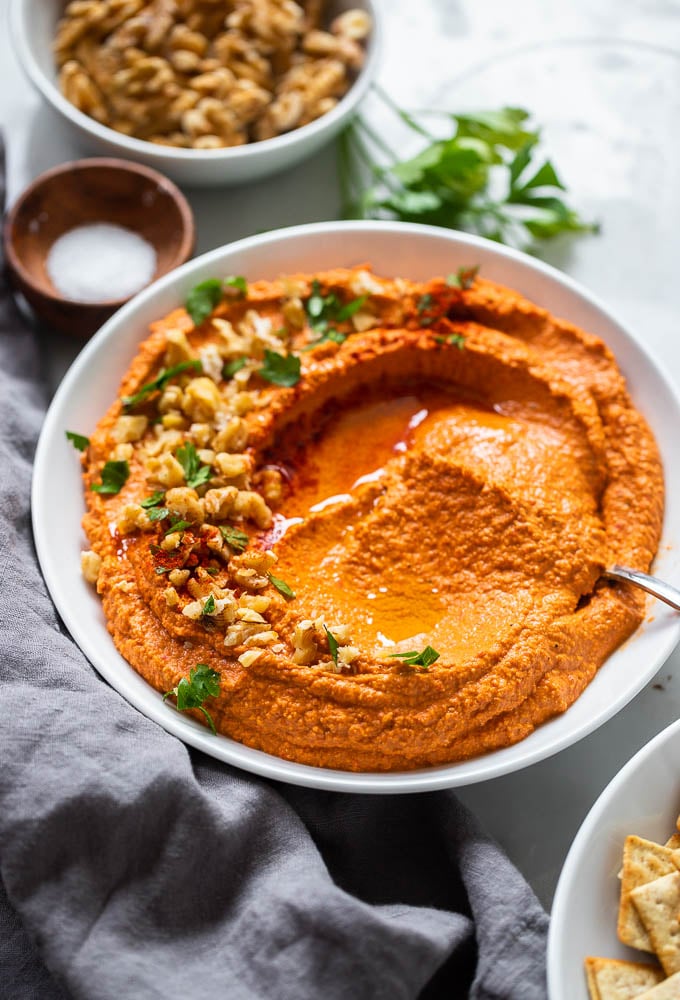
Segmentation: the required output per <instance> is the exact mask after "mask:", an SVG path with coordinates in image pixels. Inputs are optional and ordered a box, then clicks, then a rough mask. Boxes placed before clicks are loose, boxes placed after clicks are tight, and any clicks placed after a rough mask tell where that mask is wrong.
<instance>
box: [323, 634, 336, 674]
mask: <svg viewBox="0 0 680 1000" xmlns="http://www.w3.org/2000/svg"><path fill="white" fill-rule="evenodd" d="M324 631H325V632H326V635H327V636H328V649H329V652H330V654H331V658H332V660H333V663H334V664H335V665H336V667H337V665H338V640H337V639H336V638H335V636H334V635H333V633H332V632H331V630H330V629H328V628H326V626H325V625H324Z"/></svg>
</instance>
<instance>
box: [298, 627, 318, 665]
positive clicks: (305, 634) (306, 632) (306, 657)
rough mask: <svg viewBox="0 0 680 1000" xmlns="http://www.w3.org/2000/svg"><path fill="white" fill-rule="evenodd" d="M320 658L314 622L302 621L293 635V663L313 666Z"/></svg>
mask: <svg viewBox="0 0 680 1000" xmlns="http://www.w3.org/2000/svg"><path fill="white" fill-rule="evenodd" d="M318 658H319V647H318V645H317V642H316V629H315V627H314V622H313V621H309V620H305V621H301V622H300V623H299V625H297V626H296V627H295V632H294V633H293V662H294V663H298V664H300V665H301V666H311V664H312V663H316V661H317V660H318Z"/></svg>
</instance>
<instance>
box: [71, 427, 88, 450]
mask: <svg viewBox="0 0 680 1000" xmlns="http://www.w3.org/2000/svg"><path fill="white" fill-rule="evenodd" d="M66 437H67V438H68V440H69V441H70V442H71V444H72V445H73V447H74V448H75V449H76V450H77V451H85V449H86V448H89V446H90V439H89V438H88V437H85V435H84V434H76V432H75V431H66Z"/></svg>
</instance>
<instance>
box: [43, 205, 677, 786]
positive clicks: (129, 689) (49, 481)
mask: <svg viewBox="0 0 680 1000" xmlns="http://www.w3.org/2000/svg"><path fill="white" fill-rule="evenodd" d="M366 261H370V262H371V263H372V265H373V267H374V269H375V270H376V272H377V273H379V274H384V275H404V276H407V277H411V278H414V279H426V278H428V277H431V276H433V275H437V274H448V273H449V272H451V271H455V270H456V268H457V267H459V266H461V265H471V264H479V265H480V266H481V269H482V273H483V275H484V276H485V277H487V278H490V279H493V280H496V281H499V282H501V283H504V284H507V285H509V286H511V287H513V288H516V289H518V290H520V291H521V292H523V293H524V294H525V295H527V296H528V297H529V298H530V299H532V300H533V301H534V302H537V303H539V304H540V305H542V306H546V307H547V308H549V309H550V310H551V311H552V312H553V313H555V314H556V315H558V316H563V317H566V318H568V319H570V320H572V321H573V322H574V323H577V324H579V325H580V326H582V327H584V328H585V329H587V330H591V331H592V332H594V333H596V334H598V335H600V336H601V337H603V338H604V340H605V341H606V342H607V343H608V344H609V345H610V347H611V348H612V349H613V350H614V352H615V354H616V355H617V357H618V359H619V362H620V364H621V367H622V369H623V371H624V372H625V373H626V375H627V376H628V380H629V384H630V389H631V392H632V394H633V398H634V399H635V402H636V403H637V405H638V406H639V408H640V409H641V410H642V412H643V413H644V414H645V415H646V416H647V418H648V420H649V422H650V424H651V426H652V429H653V430H654V433H655V434H656V437H657V440H658V442H659V445H660V448H661V452H662V455H664V456H665V459H666V488H667V505H666V516H665V524H664V533H663V541H662V544H661V546H660V550H659V557H658V560H657V564H656V569H657V571H658V573H659V575H660V576H663V577H665V578H667V579H668V580H670V581H671V582H678V581H679V579H680V567H679V565H678V561H679V556H678V553H680V546H679V545H678V542H679V541H680V472H679V471H678V463H677V462H674V461H673V456H674V455H675V454H676V453H677V428H678V426H680V403H679V402H678V399H677V397H676V396H675V395H674V392H673V390H672V388H671V387H670V385H669V384H668V383H667V382H666V380H665V378H664V376H663V375H662V373H661V372H660V371H659V369H658V368H657V367H656V366H655V365H654V363H653V362H652V361H651V360H650V358H649V357H648V355H647V354H646V353H645V351H644V348H643V347H642V346H641V345H640V344H639V343H638V342H637V341H636V339H635V338H634V337H633V336H632V335H631V334H630V333H628V332H627V331H626V330H624V329H623V327H622V326H620V324H619V323H617V321H616V320H615V319H614V318H613V317H612V316H611V315H610V314H609V313H608V312H607V311H606V310H605V309H604V308H603V307H602V306H601V305H599V304H598V303H597V302H596V301H595V300H594V299H593V298H592V297H591V296H590V295H588V293H586V292H585V291H583V290H582V289H580V288H578V287H577V286H576V285H575V284H574V282H572V281H571V280H570V279H569V278H566V277H565V276H564V275H562V274H560V273H559V272H557V271H555V270H553V269H552V268H550V267H548V266H546V265H545V264H542V263H540V262H538V261H536V260H534V259H532V258H530V257H527V256H525V255H524V254H521V253H518V252H516V251H514V250H509V249H507V248H504V247H500V246H498V245H497V244H495V243H491V242H488V241H487V240H483V239H480V238H479V237H475V236H468V235H463V234H459V233H452V232H450V231H446V230H442V229H435V228H432V227H429V226H415V225H404V224H401V223H388V222H383V223H378V222H373V223H371V222H345V223H337V222H329V223H318V224H315V225H306V226H297V227H295V228H292V229H284V230H280V231H278V232H272V233H266V234H263V235H260V236H253V237H250V238H249V239H245V240H240V241H239V242H237V243H232V244H231V245H229V246H226V247H222V248H221V249H218V250H214V251H212V252H211V253H207V254H204V255H203V256H202V257H199V258H197V259H196V260H193V261H191V262H190V263H188V264H185V265H184V266H183V267H181V268H179V269H178V270H177V271H175V272H173V273H172V274H170V275H168V276H166V277H164V278H161V279H160V280H159V281H157V282H156V283H155V284H154V285H152V286H151V287H150V288H148V289H146V290H145V291H143V292H141V293H140V294H139V295H138V296H137V297H136V298H135V299H133V300H132V301H131V302H130V303H128V304H127V305H125V306H124V307H123V308H122V309H121V310H120V311H119V312H117V313H116V314H115V315H114V316H113V317H112V318H111V319H110V320H109V321H108V323H106V325H105V326H104V327H102V329H101V330H100V331H99V333H98V334H97V335H96V336H95V337H94V339H93V340H92V341H90V343H89V344H88V345H87V346H86V347H85V349H84V350H83V351H82V353H81V354H80V355H79V357H78V358H77V360H76V361H75V362H74V364H73V366H72V368H71V369H70V371H69V372H68V374H67V375H66V377H65V379H64V381H63V382H62V384H61V386H60V388H59V391H58V392H57V394H56V396H55V398H54V401H53V403H52V406H51V407H50V410H49V413H48V415H47V417H46V420H45V424H44V427H43V431H42V434H41V437H40V441H39V444H38V450H37V454H36V462H35V475H34V480H33V525H34V532H35V540H36V546H37V551H38V556H39V558H40V563H41V566H42V570H43V573H44V576H45V580H46V581H47V585H48V587H49V589H50V592H51V594H52V596H53V598H54V601H55V603H56V605H57V607H58V609H59V612H60V614H61V616H62V618H63V619H64V621H65V622H66V624H67V626H68V627H69V629H70V630H71V633H72V634H73V636H74V638H75V639H76V641H77V642H78V644H79V645H80V646H81V648H82V649H83V651H84V652H85V653H86V655H87V656H88V657H89V658H90V660H91V662H92V663H93V664H94V665H95V667H96V668H97V670H99V672H100V673H101V674H102V675H103V676H104V677H106V679H107V680H108V681H109V682H110V683H111V684H112V685H113V686H114V687H115V688H116V689H117V690H118V691H120V693H121V694H123V695H124V696H125V697H126V698H127V699H128V700H129V701H131V702H132V703H133V704H134V705H136V706H137V707H138V708H139V709H140V710H141V711H142V712H144V713H145V714H146V715H148V716H150V717H151V718H152V719H155V720H156V721H157V722H158V723H160V724H161V725H162V726H164V727H165V728H166V729H168V730H169V731H170V732H173V733H175V734H176V735H177V736H179V737H181V738H182V739H183V740H185V741H186V742H187V743H190V744H192V745H193V746H197V747H200V748H201V749H202V750H204V751H205V752H206V753H209V754H212V755H213V756H216V757H219V758H220V759H221V760H225V761H229V762H230V763H232V764H236V765H238V766H239V767H243V768H246V769H247V770H251V771H256V772H258V773H260V774H266V775H269V776H270V777H273V778H278V779H281V780H284V781H291V782H295V783H297V784H301V785H313V786H316V787H319V788H332V789H339V790H353V791H360V792H409V791H416V790H426V789H433V788H445V787H451V786H454V785H465V784H471V783H474V782H477V781H483V780H485V779H487V778H493V777H497V776H498V775H500V774H505V773H508V772H510V771H515V770H517V769H518V768H522V767H526V765H528V764H532V763H534V762H535V761H538V760H542V759H543V758H545V757H548V756H550V755H551V754H554V753H556V752H557V751H558V750H561V749H562V748H563V747H566V746H569V745H570V744H572V743H574V742H575V741H576V740H578V739H581V738H582V737H583V736H586V735H587V734H588V733H590V732H592V730H594V729H596V728H597V727H598V726H600V725H602V723H603V722H605V721H606V720H607V719H609V718H610V717H611V716H612V715H614V713H615V712H617V711H618V710H619V709H621V708H623V706H624V705H626V704H627V703H628V702H629V701H630V700H631V698H633V697H634V696H635V694H637V692H638V691H639V690H640V689H641V688H642V687H643V685H644V684H646V683H647V681H648V680H649V679H650V678H651V677H652V676H653V675H654V673H655V672H656V671H657V670H658V668H659V667H660V666H661V664H662V663H663V661H664V660H665V659H666V657H667V656H668V655H669V653H670V652H671V650H672V649H673V647H674V646H675V644H676V642H677V640H678V637H679V634H680V618H679V617H678V616H677V615H674V614H673V613H672V612H670V611H669V610H668V609H665V608H664V607H662V606H661V605H657V606H656V607H655V609H654V620H653V622H648V623H646V624H645V625H644V626H643V627H642V628H641V629H639V630H638V632H637V633H636V634H635V636H634V637H633V638H632V639H631V640H629V641H628V642H627V643H625V644H624V646H623V647H622V648H621V649H619V650H617V652H616V653H615V654H614V655H613V656H612V657H610V659H609V660H608V661H607V662H606V663H605V664H604V665H603V667H602V668H601V670H600V671H599V672H598V674H597V676H596V677H595V679H594V680H593V682H592V683H591V684H590V686H589V687H588V689H587V690H586V691H585V692H584V693H583V694H582V695H581V697H580V698H579V699H578V701H577V702H576V703H575V704H574V705H572V707H571V708H570V709H569V710H568V711H567V712H565V713H564V714H563V715H561V716H559V717H558V718H556V719H553V720H552V721H550V722H548V723H546V724H545V725H543V726H541V727H540V728H539V729H537V730H536V732H534V733H532V734H531V735H530V736H529V737H527V739H525V740H523V741H522V742H521V743H518V744H516V745H515V746H512V747H507V748H506V749H504V750H498V751H495V752H493V753H490V754H487V755H485V756H483V757H478V758H475V759H474V760H469V761H464V762H462V763H458V764H451V765H447V766H444V767H435V768H428V769H425V770H419V771H410V772H404V773H391V774H366V773H364V774H351V773H347V772H343V771H332V770H324V769H321V768H315V767H309V766H305V765H302V764H295V763H291V762H289V761H284V760H279V759H278V758H276V757H272V756H270V755H268V754H264V753H261V752H260V751H257V750H252V749H250V748H248V747H244V746H242V745H241V744H239V743H236V742H234V741H233V740H229V739H227V738H225V737H218V738H216V737H214V736H212V735H211V734H210V733H209V732H208V731H207V730H206V729H205V728H204V727H202V726H201V725H199V724H198V723H195V722H194V721H193V720H191V719H187V718H185V717H183V716H181V715H180V714H178V713H177V712H175V711H173V710H172V709H171V708H170V707H169V706H168V705H167V704H166V705H164V704H163V703H162V701H161V698H160V695H158V694H157V693H156V692H155V691H154V690H152V688H150V687H149V686H148V685H147V684H146V683H145V682H144V681H143V680H142V679H141V678H140V677H139V676H138V675H137V674H136V673H135V672H134V670H132V668H131V667H129V666H128V664H127V663H126V662H125V661H124V660H123V659H122V657H121V656H120V655H119V654H118V652H117V651H116V649H115V648H114V645H113V643H112V641H111V639H110V637H109V634H108V632H107V631H106V627H105V624H104V618H103V615H102V610H101V606H100V603H99V600H98V598H97V596H96V595H95V594H94V592H93V589H92V588H91V587H90V586H88V585H87V584H86V583H85V581H84V580H83V578H82V576H81V573H80V563H79V557H80V550H81V548H82V547H83V545H84V541H85V539H84V537H83V534H82V532H81V529H80V518H81V515H82V513H83V510H84V503H83V496H82V487H81V481H80V476H79V464H78V460H77V457H76V455H75V453H74V452H73V451H72V448H71V445H70V444H68V443H67V441H66V439H65V437H64V431H65V430H66V429H68V430H74V431H79V432H80V433H83V434H87V433H89V432H90V431H92V429H93V428H94V426H95V424H96V423H97V421H98V419H99V418H100V417H101V415H102V414H103V413H104V411H105V410H106V408H107V407H108V406H109V403H110V401H111V400H112V399H114V398H115V396H116V394H117V391H118V385H119V380H120V378H121V376H122V374H123V372H124V371H125V369H126V368H127V366H128V364H129V362H130V360H131V358H132V357H133V355H134V354H135V352H136V347H137V344H138V343H139V342H140V341H141V340H142V338H143V337H145V336H146V332H147V327H148V324H149V323H150V322H151V321H152V320H155V319H157V318H158V317H160V316H163V315H164V314H165V313H167V312H169V311H170V310H171V309H173V308H174V307H176V306H177V305H178V304H179V303H182V302H183V301H184V299H185V297H186V294H187V292H188V291H189V289H190V288H191V287H192V286H193V285H194V284H196V282H198V281H201V280H203V279H205V278H208V277H214V276H219V275H224V274H244V275H245V276H246V277H247V278H248V279H252V280H254V279H256V278H275V277H276V276H278V275H280V274H282V273H287V272H291V271H311V272H314V271H318V270H321V269H324V268H330V267H335V266H341V265H352V264H357V263H362V262H366Z"/></svg>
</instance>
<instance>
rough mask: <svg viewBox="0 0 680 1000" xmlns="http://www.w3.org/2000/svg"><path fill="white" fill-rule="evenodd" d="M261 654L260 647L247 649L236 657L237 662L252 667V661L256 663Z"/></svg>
mask: <svg viewBox="0 0 680 1000" xmlns="http://www.w3.org/2000/svg"><path fill="white" fill-rule="evenodd" d="M261 656H262V650H261V649H247V650H246V651H245V653H241V655H240V656H239V657H238V661H239V663H240V664H241V665H242V666H244V667H246V669H247V668H248V667H252V665H253V663H256V662H257V661H258V660H259V659H260V657H261Z"/></svg>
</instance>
